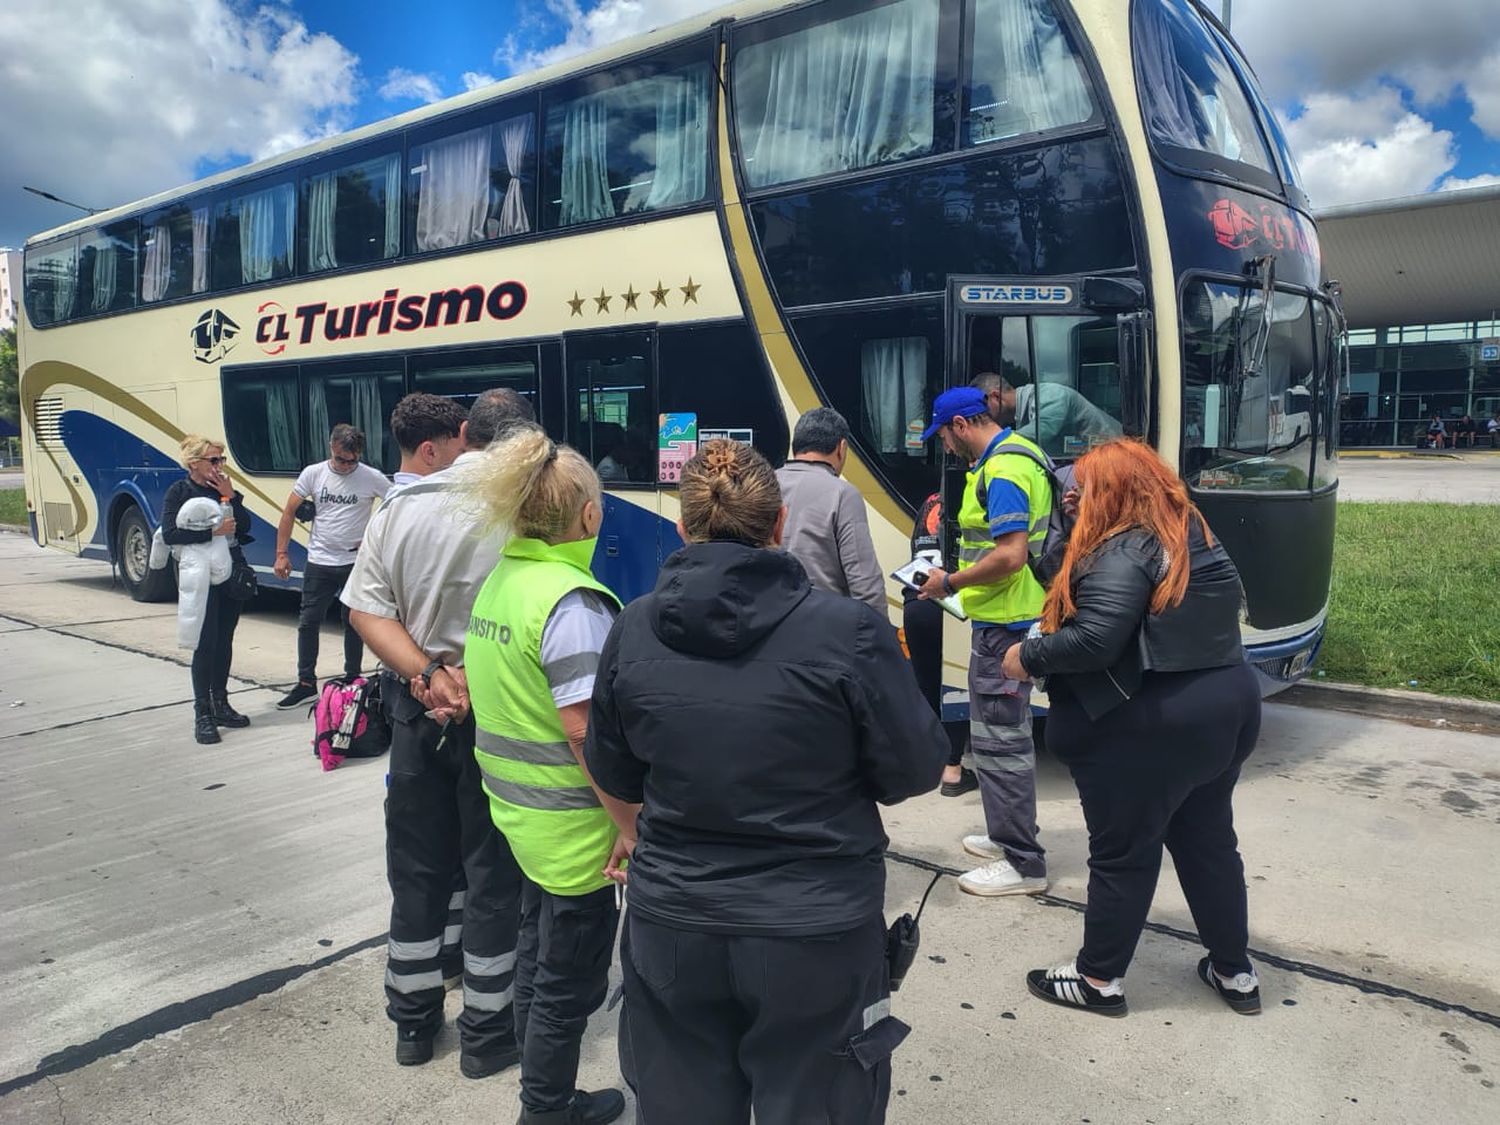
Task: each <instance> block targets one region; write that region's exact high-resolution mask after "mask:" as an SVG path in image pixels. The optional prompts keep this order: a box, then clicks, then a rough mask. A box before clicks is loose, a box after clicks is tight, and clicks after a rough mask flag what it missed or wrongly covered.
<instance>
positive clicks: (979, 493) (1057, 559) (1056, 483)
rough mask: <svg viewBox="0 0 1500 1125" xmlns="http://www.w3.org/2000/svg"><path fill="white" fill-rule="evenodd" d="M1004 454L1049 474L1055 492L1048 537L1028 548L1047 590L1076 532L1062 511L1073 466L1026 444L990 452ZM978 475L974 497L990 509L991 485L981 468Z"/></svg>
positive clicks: (1031, 564) (1004, 445)
mask: <svg viewBox="0 0 1500 1125" xmlns="http://www.w3.org/2000/svg"><path fill="white" fill-rule="evenodd" d="M1001 453H1008V454H1011V455H1013V456H1017V457H1024V458H1026V460H1028V461H1030V462H1031V463H1032V464H1033V465H1035V466H1037V467H1038V468H1039V469H1041V470H1042V472H1043V473H1045V474H1046V476H1047V485H1048V487H1049V488H1050V489H1051V491H1052V514H1051V515H1050V516H1048V517H1047V534H1046V537H1045V538H1043V540H1042V543H1041V546H1040V548H1038V547H1036V546H1034V545H1031V544H1029V543H1028V548H1029V551H1028V558H1027V560H1026V565H1027V566H1028V567H1030V568H1031V573H1032V576H1033V577H1035V578H1036V580H1037V581H1038V582H1040V583H1041V584H1042V588H1043V589H1046V588H1047V587H1048V586H1050V585H1051V584H1052V579H1053V578H1055V577H1056V576H1057V572H1058V571H1059V570H1061V569H1062V561H1063V555H1064V554H1065V553H1066V552H1067V549H1068V536H1070V535H1072V534H1073V518H1072V517H1071V516H1069V515H1068V514H1067V512H1065V511H1064V510H1063V504H1062V498H1063V495H1064V494H1065V493H1066V492H1067V491H1068V489H1069V488H1071V487H1072V486H1073V469H1072V466H1067V467H1065V468H1063V469H1058V468H1057V466H1055V465H1054V464H1053V463H1052V459H1051V458H1050V457H1048V456H1047V455H1046V454H1041V455H1040V456H1038V455H1037V454H1036V453H1035V452H1033V451H1032V450H1030V449H1028V448H1027V447H1026V446H1024V445H1013V444H1008V443H1001V444H1000V445H997V446H996V447H995V448H994V449H993V450H992V451H991V453H990V456H991V457H994V456H997V455H998V454H1001ZM987 460H988V458H986V461H987ZM982 468H983V466H982V465H981V469H982ZM975 475H976V476H977V477H978V479H977V480H976V482H975V484H974V497H975V499H977V500H978V501H979V506H980V507H981V508H983V509H984V510H985V511H988V510H989V484H988V482H987V481H986V480H985V479H984V473H983V472H982V471H980V472H976V474H975Z"/></svg>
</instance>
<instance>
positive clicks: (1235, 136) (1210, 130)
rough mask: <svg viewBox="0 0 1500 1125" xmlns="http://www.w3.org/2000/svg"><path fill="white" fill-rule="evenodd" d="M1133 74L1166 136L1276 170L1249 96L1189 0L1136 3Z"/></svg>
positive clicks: (1154, 123) (1177, 144)
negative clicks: (1134, 70)
mask: <svg viewBox="0 0 1500 1125" xmlns="http://www.w3.org/2000/svg"><path fill="white" fill-rule="evenodd" d="M1133 33H1134V38H1135V48H1136V50H1135V57H1136V78H1137V83H1138V85H1139V86H1140V95H1141V102H1142V106H1143V108H1144V109H1145V111H1146V123H1147V127H1148V128H1149V129H1150V130H1151V135H1152V136H1153V137H1154V138H1155V139H1156V140H1157V141H1158V142H1159V143H1161V144H1165V145H1169V146H1172V147H1174V148H1179V149H1186V150H1189V151H1197V152H1203V153H1208V154H1210V155H1211V156H1217V157H1221V158H1223V159H1225V160H1232V161H1236V162H1238V163H1241V164H1248V165H1250V166H1251V167H1253V168H1255V169H1258V170H1259V171H1262V172H1270V171H1271V170H1272V165H1271V156H1270V154H1269V153H1268V152H1267V151H1266V142H1265V140H1264V139H1263V138H1262V137H1261V133H1260V127H1259V126H1258V125H1257V124H1256V118H1255V113H1254V111H1253V110H1252V109H1251V107H1250V101H1249V99H1248V97H1247V96H1246V94H1245V91H1244V89H1243V88H1242V87H1241V86H1240V82H1239V78H1238V77H1237V76H1236V74H1235V72H1234V69H1233V67H1231V66H1230V64H1229V60H1228V59H1227V58H1225V56H1224V53H1223V51H1222V50H1221V49H1220V47H1219V44H1218V42H1217V41H1216V40H1215V39H1214V37H1213V36H1212V35H1211V34H1210V32H1209V28H1208V25H1207V24H1205V23H1204V22H1203V19H1202V17H1200V16H1199V15H1198V14H1197V13H1196V12H1195V11H1193V10H1192V6H1191V4H1189V3H1188V0H1142V2H1141V3H1137V4H1136V5H1135V24H1134V32H1133Z"/></svg>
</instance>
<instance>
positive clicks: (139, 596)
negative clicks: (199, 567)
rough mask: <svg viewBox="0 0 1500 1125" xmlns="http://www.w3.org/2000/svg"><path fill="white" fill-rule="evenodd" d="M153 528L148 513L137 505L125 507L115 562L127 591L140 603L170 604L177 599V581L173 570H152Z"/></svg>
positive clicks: (169, 568) (119, 527)
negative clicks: (147, 519) (149, 562)
mask: <svg viewBox="0 0 1500 1125" xmlns="http://www.w3.org/2000/svg"><path fill="white" fill-rule="evenodd" d="M151 535H152V532H151V525H150V524H149V523H148V522H146V516H145V513H143V512H142V511H141V510H140V508H139V507H137V506H136V505H135V504H131V505H129V506H128V507H126V509H125V511H124V512H123V513H121V515H120V522H119V523H118V524H117V525H116V526H115V562H116V564H117V565H118V566H119V570H120V581H121V583H122V584H123V585H124V586H125V592H126V593H128V594H129V595H130V596H131V597H132V598H134V599H135V600H136V601H138V602H169V601H171V600H172V599H173V598H175V597H176V596H177V579H176V576H175V575H174V574H173V573H172V567H170V566H166V567H163V568H162V569H161V570H152V569H151V568H150V567H149V566H148V565H147V560H148V559H149V558H150V556H151Z"/></svg>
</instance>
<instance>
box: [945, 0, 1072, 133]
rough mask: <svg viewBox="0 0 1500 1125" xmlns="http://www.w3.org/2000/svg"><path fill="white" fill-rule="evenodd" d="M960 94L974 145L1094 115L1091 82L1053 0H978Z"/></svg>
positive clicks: (966, 127)
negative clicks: (969, 57)
mask: <svg viewBox="0 0 1500 1125" xmlns="http://www.w3.org/2000/svg"><path fill="white" fill-rule="evenodd" d="M965 97H966V99H967V103H966V105H965V118H964V123H965V133H966V138H965V143H966V144H971V145H978V144H985V143H987V142H989V141H997V140H1002V139H1004V138H1006V137H1015V136H1019V135H1021V134H1022V133H1036V132H1040V131H1041V130H1043V129H1057V128H1060V127H1062V126H1064V125H1076V124H1078V123H1080V122H1084V121H1087V120H1088V119H1089V118H1091V117H1093V115H1094V102H1093V99H1092V98H1091V97H1090V96H1089V88H1088V83H1087V82H1086V81H1085V80H1084V77H1083V73H1082V72H1081V71H1080V70H1079V68H1078V63H1077V61H1076V59H1075V58H1074V55H1073V50H1072V48H1071V47H1069V46H1068V41H1067V38H1066V37H1065V36H1064V35H1063V30H1062V27H1061V26H1060V25H1059V24H1058V20H1057V12H1056V10H1055V9H1054V8H1053V6H1052V0H977V3H976V4H975V8H974V29H973V64H972V67H971V77H970V80H969V87H968V90H967V91H966V93H965Z"/></svg>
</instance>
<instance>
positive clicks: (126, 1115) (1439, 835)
mask: <svg viewBox="0 0 1500 1125" xmlns="http://www.w3.org/2000/svg"><path fill="white" fill-rule="evenodd" d="M172 613H173V607H171V606H138V605H136V604H135V603H133V602H130V601H129V600H128V599H127V598H125V597H124V596H123V595H122V594H120V593H119V592H118V591H112V590H110V589H109V583H108V572H107V568H105V567H103V566H102V565H100V564H96V563H87V562H80V561H77V560H70V559H67V558H66V557H64V556H61V555H58V554H55V553H52V552H43V551H41V550H39V549H37V548H35V547H34V546H32V545H31V544H30V543H29V542H28V541H27V540H25V539H23V538H20V537H13V536H0V652H3V653H4V655H5V657H6V659H5V660H4V661H3V663H0V824H3V825H4V837H3V839H4V844H5V852H6V855H7V858H8V860H9V862H8V863H7V864H6V865H5V868H4V870H3V871H0V903H3V907H4V911H3V914H0V1027H3V1028H4V1029H5V1032H4V1034H3V1035H0V1121H6V1122H10V1121H14V1122H26V1123H31V1122H38V1123H41V1122H49V1123H50V1122H57V1121H66V1122H70V1123H74V1125H77V1123H88V1122H112V1123H113V1122H139V1121H152V1122H182V1123H184V1125H186V1123H200V1122H209V1121H217V1122H226V1123H238V1122H244V1123H247V1125H259V1123H263V1122H264V1123H271V1122H298V1123H301V1122H329V1123H335V1122H337V1123H342V1122H349V1123H356V1122H358V1123H365V1122H370V1121H389V1122H434V1123H438V1122H442V1123H444V1125H447V1123H451V1122H469V1121H473V1122H481V1121H482V1122H492V1121H496V1120H500V1121H506V1120H511V1119H512V1115H513V1114H514V1106H515V1094H516V1081H515V1075H514V1073H513V1072H512V1073H506V1074H504V1075H501V1076H498V1077H496V1078H494V1079H490V1080H486V1081H483V1082H471V1081H467V1080H465V1079H463V1078H461V1077H460V1076H459V1075H458V1070H457V1059H456V1046H455V1043H454V1040H453V1037H452V1035H451V1032H450V1033H449V1034H447V1035H445V1036H444V1037H443V1039H442V1040H440V1048H439V1056H438V1058H437V1059H436V1060H435V1062H434V1063H433V1064H431V1065H429V1066H427V1067H423V1068H418V1069H415V1070H403V1069H399V1068H397V1067H396V1066H395V1065H394V1063H393V1061H392V1059H391V1047H392V1043H391V1031H390V1026H389V1024H388V1023H387V1022H386V1020H385V1017H384V1014H383V1010H382V998H381V995H380V979H381V974H382V969H383V931H384V923H385V913H386V910H387V906H388V900H387V897H386V889H385V886H384V878H383V857H382V845H383V841H382V831H381V817H380V802H381V799H382V793H383V777H384V763H383V762H381V761H378V760H377V761H373V762H352V763H349V764H348V765H346V766H345V767H344V768H342V769H340V770H338V771H335V772H334V773H331V774H323V773H322V772H320V771H319V769H318V767H317V766H316V764H315V763H314V761H313V759H312V757H311V753H310V750H309V749H308V747H307V744H306V739H307V736H308V734H309V730H308V724H307V723H306V720H305V719H304V718H303V717H302V715H301V714H300V713H292V714H283V713H278V712H276V711H275V710H274V709H273V706H272V705H273V702H274V699H275V695H274V693H273V692H271V691H269V690H267V689H265V688H262V687H258V686H256V684H257V683H261V684H264V683H271V682H280V681H283V680H284V679H285V678H286V671H285V669H286V665H287V662H288V661H289V659H290V655H291V649H292V645H293V638H292V634H293V628H294V624H295V620H294V617H293V615H292V613H291V611H290V608H289V606H288V604H287V603H285V602H281V603H279V604H278V605H273V606H271V607H262V608H260V609H258V610H257V611H256V612H255V613H253V614H251V615H250V616H249V617H247V619H246V621H245V624H244V625H243V626H242V629H241V633H240V643H239V645H238V646H237V657H236V671H237V673H240V674H242V675H243V676H245V677H246V679H245V680H242V681H239V682H237V683H236V685H235V688H236V692H237V694H236V701H237V705H238V706H239V707H240V708H241V709H242V710H245V711H247V712H248V713H250V714H251V715H252V716H253V718H254V722H255V725H254V726H252V727H251V728H250V729H249V730H248V731H242V732H230V733H228V734H227V735H226V737H225V741H224V743H223V744H222V745H220V746H218V747H213V748H200V747H198V746H196V745H195V744H194V743H193V742H192V740H191V737H190V729H189V728H190V722H189V711H190V704H189V702H188V696H189V691H188V685H187V672H186V669H185V668H184V667H182V666H181V664H180V661H181V656H180V655H179V654H178V653H177V652H176V650H175V648H174V647H173V633H172V628H173V625H172V617H171V614H172ZM335 636H336V634H335V631H334V630H333V629H331V628H330V630H329V633H328V638H327V643H326V645H325V655H326V656H327V657H328V658H329V660H330V661H332V662H336V661H337V660H338V650H337V645H336V643H335V639H334V638H335ZM15 702H20V703H21V706H10V705H11V704H12V703H15ZM1039 796H1040V801H1039V819H1040V821H1041V823H1042V825H1043V842H1044V843H1045V844H1046V846H1047V847H1048V848H1049V852H1050V855H1049V859H1050V863H1051V866H1052V872H1053V878H1054V886H1053V889H1052V894H1051V896H1049V897H1048V898H1047V899H1045V900H981V899H975V898H970V897H968V896H965V895H962V894H960V893H959V892H958V891H957V888H956V885H955V883H954V881H953V880H952V879H951V878H943V879H942V880H941V881H940V882H939V884H938V887H937V889H936V890H935V891H934V892H933V895H932V900H931V902H930V903H929V906H928V911H927V914H926V916H925V917H924V919H923V931H924V942H923V948H922V955H921V956H920V957H919V959H918V964H917V966H916V967H915V968H914V969H913V971H912V974H911V975H910V976H909V977H908V979H907V984H906V986H905V988H903V989H902V991H901V992H900V993H899V994H897V996H896V997H895V1005H894V1007H895V1011H896V1014H898V1015H900V1016H901V1017H902V1018H904V1019H906V1020H907V1021H908V1022H910V1023H911V1024H913V1026H914V1029H915V1030H914V1031H913V1034H912V1036H911V1038H910V1039H909V1040H908V1041H907V1043H906V1044H905V1045H904V1046H903V1047H902V1049H901V1051H900V1052H899V1054H898V1055H897V1062H896V1082H895V1091H896V1092H895V1093H894V1094H893V1097H892V1110H891V1114H890V1120H891V1121H892V1122H894V1123H917V1122H921V1123H922V1125H933V1123H948V1122H952V1123H955V1125H959V1123H963V1125H968V1123H989V1122H1001V1121H1021V1122H1092V1123H1105V1122H1111V1123H1112V1122H1144V1121H1150V1122H1157V1123H1163V1125H1165V1123H1169V1122H1172V1123H1176V1122H1208V1121H1230V1122H1237V1121H1267V1122H1305V1121H1331V1122H1393V1123H1394V1122H1407V1121H1444V1122H1464V1123H1466V1122H1475V1123H1478V1122H1489V1121H1493V1120H1496V1119H1497V1118H1500V1090H1497V1089H1496V1083H1497V1082H1500V982H1497V980H1496V975H1495V974H1496V966H1497V965H1500V882H1497V880H1496V879H1495V878H1494V876H1493V857H1494V855H1495V852H1496V844H1497V842H1500V740H1497V739H1493V738H1486V737H1482V736H1475V735H1462V734H1456V733H1449V732H1440V731H1427V730H1416V729H1413V728H1410V727H1405V726H1398V725H1394V724H1389V723H1384V722H1379V721H1374V720H1368V719H1362V718H1359V717H1356V716H1349V715H1340V714H1332V713H1324V712H1316V711H1307V710H1302V709H1296V708H1288V707H1280V706H1271V707H1268V708H1267V711H1266V723H1265V731H1264V734H1263V737H1262V742H1261V746H1260V749H1259V750H1258V752H1257V754H1256V755H1255V757H1253V758H1252V759H1251V761H1250V763H1249V765H1248V767H1247V769H1246V773H1245V779H1244V782H1243V784H1242V786H1241V788H1240V791H1239V797H1238V823H1239V827H1240V834H1241V840H1242V845H1243V849H1244V853H1245V857H1246V865H1247V876H1248V878H1249V885H1250V894H1251V917H1252V944H1253V945H1254V947H1255V948H1256V950H1257V951H1258V952H1257V957H1258V961H1259V964H1260V967H1261V970H1262V990H1263V993H1264V994H1265V997H1266V1003H1267V1008H1266V1012H1265V1014H1263V1015H1262V1016H1260V1017H1258V1018H1255V1019H1246V1018H1243V1017H1239V1016H1235V1015H1234V1014H1232V1013H1230V1012H1229V1011H1228V1010H1227V1009H1226V1008H1224V1007H1223V1006H1222V1005H1221V1004H1220V1003H1219V1001H1218V1000H1217V999H1216V998H1215V997H1214V996H1213V995H1212V994H1211V993H1209V992H1208V990H1207V989H1206V988H1204V987H1203V985H1202V984H1201V983H1200V982H1198V981H1197V980H1196V979H1195V977H1194V976H1193V967H1194V965H1195V963H1196V961H1197V958H1198V957H1199V955H1200V951H1199V949H1198V947H1197V944H1196V940H1195V939H1194V938H1193V937H1192V934H1191V931H1192V923H1191V920H1190V918H1189V917H1188V914H1187V911H1186V908H1185V905H1184V904H1183V901H1182V899H1181V895H1180V893H1179V892H1178V890H1177V888H1176V885H1175V881H1174V880H1173V879H1172V877H1171V874H1170V864H1168V869H1167V871H1165V872H1164V873H1163V880H1162V884H1161V888H1160V891H1159V893H1158V898H1157V903H1156V906H1155V909H1154V910H1153V913H1152V922H1153V927H1154V928H1153V930H1152V931H1151V932H1148V933H1147V934H1146V936H1145V938H1144V940H1143V942H1142V944H1141V948H1140V951H1139V954H1138V956H1137V959H1136V962H1135V964H1134V965H1133V966H1132V970H1131V973H1130V976H1129V979H1128V982H1127V989H1128V993H1129V996H1130V1002H1131V1008H1132V1013H1131V1015H1130V1016H1129V1017H1128V1018H1126V1019H1123V1020H1118V1021H1112V1020H1101V1019H1096V1018H1094V1017H1091V1016H1089V1015H1087V1014H1084V1013H1077V1012H1069V1011H1064V1010H1061V1009H1057V1008H1053V1007H1049V1006H1047V1005H1044V1004H1042V1003H1041V1002H1040V1001H1037V1000H1035V999H1033V998H1031V997H1029V996H1028V995H1027V994H1026V990H1025V985H1024V981H1023V979H1022V974H1023V973H1024V971H1025V970H1026V969H1028V968H1032V967H1036V966H1041V965H1045V964H1049V963H1055V962H1058V961H1062V960H1066V959H1068V958H1070V957H1071V956H1072V954H1073V951H1074V950H1075V949H1076V946H1077V941H1078V936H1079V930H1080V922H1081V919H1080V917H1079V914H1078V912H1077V908H1078V906H1079V904H1081V903H1082V901H1083V899H1084V887H1085V880H1086V872H1085V867H1084V859H1085V855H1086V839H1085V836H1084V832H1083V825H1082V817H1081V815H1080V813H1079V810H1078V806H1077V800H1076V796H1075V794H1074V793H1073V790H1072V786H1071V784H1070V783H1069V781H1068V779H1067V777H1066V774H1065V772H1064V771H1062V770H1061V769H1060V768H1059V767H1058V765H1057V763H1055V762H1054V761H1052V760H1051V759H1049V758H1046V757H1044V758H1043V759H1042V763H1041V768H1040V773H1039ZM886 819H887V826H888V830H889V832H890V835H891V839H892V849H893V853H894V855H893V861H892V862H891V863H890V864H889V873H890V877H889V884H890V886H889V912H890V913H896V912H899V911H902V910H910V909H914V908H915V905H916V902H917V900H918V899H919V898H920V896H921V892H922V890H923V888H924V887H925V885H926V882H927V879H928V878H930V876H929V875H928V871H927V869H928V868H931V867H936V868H938V869H941V870H946V871H957V870H961V869H962V867H963V866H964V860H963V857H962V855H961V854H960V853H959V851H958V849H957V847H956V841H957V839H958V837H959V835H960V834H962V833H963V832H966V831H973V830H974V829H975V827H976V826H977V825H978V823H979V809H978V803H977V800H976V799H975V797H974V796H973V795H970V796H968V797H965V798H962V799H960V800H956V801H955V800H947V799H943V798H940V797H937V796H929V797H924V798H921V799H918V800H915V801H911V802H908V803H906V804H904V805H901V806H897V807H896V808H893V809H891V810H888V812H887V817H886ZM455 1003H456V998H454V997H450V1005H452V1004H455ZM453 1014H455V1013H453V1012H451V1011H450V1015H453ZM613 1030H614V1017H613V1016H612V1015H609V1014H605V1013H601V1014H600V1015H599V1016H598V1017H596V1018H595V1020H594V1021H593V1024H592V1027H591V1031H590V1035H589V1038H588V1041H587V1043H586V1045H585V1061H584V1068H583V1074H582V1079H583V1081H584V1082H585V1083H586V1084H593V1085H602V1084H605V1083H609V1082H612V1081H615V1080H617V1079H616V1075H617V1069H616V1064H615V1057H614V1046H613ZM705 1125H714V1123H705Z"/></svg>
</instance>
